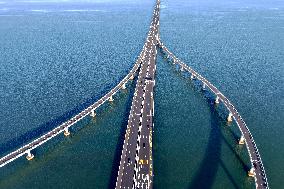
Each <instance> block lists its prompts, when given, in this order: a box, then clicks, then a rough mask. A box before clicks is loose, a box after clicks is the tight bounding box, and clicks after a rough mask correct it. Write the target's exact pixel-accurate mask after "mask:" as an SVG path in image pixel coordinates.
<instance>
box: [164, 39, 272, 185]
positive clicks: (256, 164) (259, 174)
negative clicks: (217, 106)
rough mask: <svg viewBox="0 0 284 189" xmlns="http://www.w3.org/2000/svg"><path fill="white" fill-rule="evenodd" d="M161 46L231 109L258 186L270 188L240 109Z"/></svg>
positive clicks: (175, 61) (174, 60)
mask: <svg viewBox="0 0 284 189" xmlns="http://www.w3.org/2000/svg"><path fill="white" fill-rule="evenodd" d="M159 46H160V48H161V49H162V50H163V51H164V52H165V53H166V54H167V55H168V57H170V58H172V60H173V62H174V63H177V64H178V65H179V66H180V67H181V68H183V69H185V70H186V71H188V72H190V73H191V74H192V75H193V76H194V77H196V78H197V79H198V80H200V81H201V82H202V83H203V84H205V85H206V86H207V87H208V88H209V89H210V90H211V91H212V92H213V93H214V94H215V95H216V96H217V97H218V98H219V100H221V101H222V102H223V103H224V105H225V106H226V108H227V109H228V110H229V112H231V113H232V116H233V118H234V120H235V121H236V123H237V125H238V127H239V130H240V131H241V133H242V136H243V137H244V139H245V144H246V147H247V150H248V154H249V156H250V161H251V164H252V168H253V169H254V172H255V176H254V178H255V183H256V188H258V189H261V188H266V189H267V188H269V187H268V182H267V177H266V174H265V170H264V166H263V163H262V160H261V157H260V154H259V151H258V149H257V146H256V143H255V141H254V139H253V137H252V134H251V132H250V131H249V128H248V127H247V125H246V123H245V121H244V120H243V119H242V117H241V115H240V114H239V113H238V111H237V109H236V108H235V107H234V105H233V104H232V103H231V102H230V101H229V100H228V98H226V97H225V96H224V95H223V94H222V93H221V92H220V91H219V90H218V89H217V88H216V87H215V86H214V85H213V84H211V83H210V82H209V81H208V80H207V79H205V78H204V77H202V76H201V75H200V74H198V73H197V72H196V71H195V70H193V69H192V68H190V67H189V66H187V65H186V64H185V63H183V62H182V61H180V60H179V59H178V58H177V57H176V56H175V55H174V54H173V53H172V52H170V51H169V50H168V48H167V47H166V46H164V45H163V44H162V43H161V42H160V41H159Z"/></svg>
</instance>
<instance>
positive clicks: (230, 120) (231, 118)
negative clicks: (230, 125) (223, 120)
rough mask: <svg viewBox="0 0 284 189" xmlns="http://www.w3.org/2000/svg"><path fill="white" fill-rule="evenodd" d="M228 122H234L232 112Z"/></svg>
mask: <svg viewBox="0 0 284 189" xmlns="http://www.w3.org/2000/svg"><path fill="white" fill-rule="evenodd" d="M227 121H228V122H232V121H233V114H232V113H231V112H230V113H229V115H228V118H227Z"/></svg>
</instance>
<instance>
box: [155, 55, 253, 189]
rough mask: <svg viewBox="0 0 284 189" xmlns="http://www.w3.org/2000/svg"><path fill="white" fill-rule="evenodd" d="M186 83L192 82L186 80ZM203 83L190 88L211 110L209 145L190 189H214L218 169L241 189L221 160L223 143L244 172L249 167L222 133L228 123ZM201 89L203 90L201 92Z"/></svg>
mask: <svg viewBox="0 0 284 189" xmlns="http://www.w3.org/2000/svg"><path fill="white" fill-rule="evenodd" d="M163 55H164V54H163V53H161V56H162V57H164V61H165V62H167V63H171V61H168V60H167V59H165V56H163ZM174 67H175V72H176V74H178V75H179V77H182V78H184V79H185V77H188V76H189V75H188V74H185V75H184V74H182V73H180V72H179V71H178V70H179V68H178V67H177V66H176V65H175V66H174ZM186 81H187V82H188V81H190V80H188V79H187V78H186ZM201 86H202V85H201V83H200V82H198V81H191V82H190V87H191V89H192V90H194V91H195V92H198V93H200V95H202V96H203V97H204V98H205V99H206V101H207V103H208V106H209V108H210V133H209V138H208V145H207V147H206V149H205V154H204V158H203V159H202V161H201V166H200V167H199V168H198V170H197V172H196V174H195V175H194V176H193V179H192V180H191V181H190V182H189V185H188V187H187V188H188V189H210V188H212V187H213V184H214V182H215V178H216V175H217V171H218V168H219V167H220V168H222V169H223V171H224V172H225V174H226V175H227V178H228V179H229V180H230V182H231V183H232V185H233V187H234V188H235V189H239V188H240V187H239V186H238V184H237V182H236V181H235V179H234V178H233V176H232V175H231V173H230V171H229V170H228V169H227V168H226V166H225V164H224V162H223V161H222V159H221V155H222V154H221V149H222V145H223V143H224V144H225V145H226V146H228V148H229V149H230V151H232V152H233V154H234V155H235V157H236V158H237V159H238V161H239V162H240V163H241V165H242V167H243V168H244V170H248V166H247V165H246V164H245V163H244V161H243V160H242V158H241V157H240V156H239V155H238V154H237V153H236V151H235V150H234V148H233V147H232V145H231V144H230V143H229V142H228V140H227V139H226V137H225V136H224V134H223V133H222V130H221V127H222V126H223V125H224V123H225V122H226V121H225V120H224V118H222V117H221V116H220V114H219V112H218V109H217V108H216V105H215V103H214V101H215V99H214V96H212V94H211V93H210V92H208V91H204V90H202V89H201ZM199 89H201V90H199ZM228 130H229V132H230V134H231V136H232V137H233V138H234V140H235V141H237V140H238V137H237V136H236V134H235V133H234V132H233V131H232V130H231V129H228Z"/></svg>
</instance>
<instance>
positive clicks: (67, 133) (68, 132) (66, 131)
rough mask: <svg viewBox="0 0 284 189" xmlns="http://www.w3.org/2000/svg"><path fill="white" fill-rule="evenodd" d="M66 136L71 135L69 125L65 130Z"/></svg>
mask: <svg viewBox="0 0 284 189" xmlns="http://www.w3.org/2000/svg"><path fill="white" fill-rule="evenodd" d="M63 134H64V136H69V135H70V131H69V130H68V127H66V128H65V129H64V131H63Z"/></svg>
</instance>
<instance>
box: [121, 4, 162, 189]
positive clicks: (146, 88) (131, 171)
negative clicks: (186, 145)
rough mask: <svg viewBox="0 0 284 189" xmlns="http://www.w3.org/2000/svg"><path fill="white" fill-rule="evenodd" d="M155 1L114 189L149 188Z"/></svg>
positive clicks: (154, 53) (151, 166)
mask: <svg viewBox="0 0 284 189" xmlns="http://www.w3.org/2000/svg"><path fill="white" fill-rule="evenodd" d="M158 24H159V1H157V4H156V7H155V10H154V14H153V20H152V23H151V26H150V31H149V34H148V37H147V40H146V43H145V44H146V45H145V46H146V50H145V53H144V56H143V60H142V64H141V67H140V72H139V76H138V80H137V84H136V88H135V93H134V97H133V101H132V106H131V110H130V115H129V119H128V126H127V130H126V134H125V139H124V145H123V150H122V155H121V160H120V166H119V171H118V176H117V183H116V188H152V177H153V170H152V169H153V165H152V125H153V110H154V99H153V90H154V85H155V80H154V77H155V70H156V65H155V62H156V54H157V49H156V45H157V35H158Z"/></svg>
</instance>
